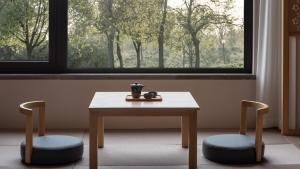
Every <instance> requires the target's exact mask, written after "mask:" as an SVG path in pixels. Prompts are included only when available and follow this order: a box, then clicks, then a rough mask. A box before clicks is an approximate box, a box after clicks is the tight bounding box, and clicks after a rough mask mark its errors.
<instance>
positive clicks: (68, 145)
mask: <svg viewBox="0 0 300 169" xmlns="http://www.w3.org/2000/svg"><path fill="white" fill-rule="evenodd" d="M82 154H83V142H82V140H81V139H79V138H76V137H72V136H60V135H51V136H50V135H48V136H41V137H34V138H33V144H32V156H31V164H37V165H57V164H65V163H71V162H75V161H78V160H80V159H81V158H82ZM21 157H22V161H23V162H24V161H25V141H23V142H22V143H21Z"/></svg>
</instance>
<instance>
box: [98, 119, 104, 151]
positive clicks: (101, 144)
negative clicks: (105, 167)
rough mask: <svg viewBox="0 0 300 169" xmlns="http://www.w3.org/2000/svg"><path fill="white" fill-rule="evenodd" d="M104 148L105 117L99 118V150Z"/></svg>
mask: <svg viewBox="0 0 300 169" xmlns="http://www.w3.org/2000/svg"><path fill="white" fill-rule="evenodd" d="M103 147H104V117H103V116H99V117H98V148H103Z"/></svg>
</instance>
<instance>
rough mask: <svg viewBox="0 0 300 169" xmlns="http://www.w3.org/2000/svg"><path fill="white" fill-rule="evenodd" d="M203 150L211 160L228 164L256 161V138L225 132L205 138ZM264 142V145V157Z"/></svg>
mask: <svg viewBox="0 0 300 169" xmlns="http://www.w3.org/2000/svg"><path fill="white" fill-rule="evenodd" d="M202 152H203V155H204V157H206V158H207V159H209V160H211V161H215V162H220V163H227V164H247V163H255V162H256V150H255V138H253V137H251V136H248V135H241V134H224V135H215V136H210V137H207V138H205V139H204V140H203V144H202ZM263 155H264V144H263V145H262V157H263Z"/></svg>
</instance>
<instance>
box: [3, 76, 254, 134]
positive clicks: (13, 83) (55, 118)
mask: <svg viewBox="0 0 300 169" xmlns="http://www.w3.org/2000/svg"><path fill="white" fill-rule="evenodd" d="M133 81H134V80H0V98H1V102H0V111H1V112H0V128H23V126H24V117H23V116H22V115H21V114H19V113H18V105H19V104H20V103H21V102H25V101H29V100H38V99H41V100H45V101H47V104H46V118H47V119H46V123H47V128H59V129H60V128H66V129H68V128H73V129H74V128H87V127H88V105H89V102H90V100H91V98H92V97H93V94H94V92H95V91H126V90H128V89H129V84H130V83H132V82H133ZM140 82H142V83H143V84H145V85H146V86H147V87H146V90H147V89H148V90H158V91H191V93H192V94H193V96H194V97H195V99H196V101H197V102H198V104H199V105H200V107H201V111H200V113H199V115H198V127H200V128H238V126H239V117H240V116H239V110H240V101H241V100H242V99H255V80H203V79H202V80H141V81H140ZM250 116H251V117H250V121H249V125H250V126H251V127H253V126H254V122H255V121H254V118H255V115H254V114H251V115H250ZM105 126H106V127H107V128H178V127H180V118H177V117H146V118H145V117H144V118H138V117H134V118H133V117H130V118H126V117H114V118H107V119H106V121H105Z"/></svg>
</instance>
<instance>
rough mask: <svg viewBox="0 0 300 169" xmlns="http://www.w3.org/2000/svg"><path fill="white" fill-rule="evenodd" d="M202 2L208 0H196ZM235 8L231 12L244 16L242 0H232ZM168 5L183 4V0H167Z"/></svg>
mask: <svg viewBox="0 0 300 169" xmlns="http://www.w3.org/2000/svg"><path fill="white" fill-rule="evenodd" d="M198 1H201V2H202V3H204V2H205V1H208V0H198ZM234 3H235V8H234V9H233V11H232V14H233V15H234V16H235V17H237V18H243V17H244V10H243V9H244V0H234ZM168 4H169V6H171V7H173V8H176V7H180V6H182V5H183V0H169V1H168Z"/></svg>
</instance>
